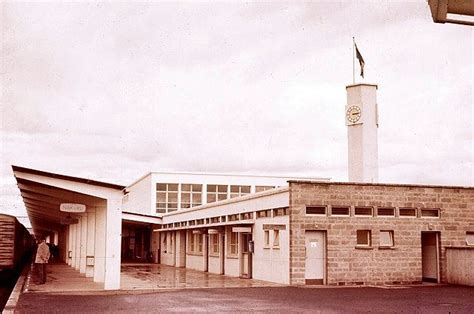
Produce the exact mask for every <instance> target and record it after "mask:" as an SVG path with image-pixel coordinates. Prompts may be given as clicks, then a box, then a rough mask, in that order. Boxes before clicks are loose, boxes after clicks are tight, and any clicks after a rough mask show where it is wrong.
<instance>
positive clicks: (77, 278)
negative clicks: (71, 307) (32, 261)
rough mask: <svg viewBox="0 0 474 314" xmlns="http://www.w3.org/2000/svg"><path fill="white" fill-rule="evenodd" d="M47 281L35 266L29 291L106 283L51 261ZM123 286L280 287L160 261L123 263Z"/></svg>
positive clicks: (94, 288)
mask: <svg viewBox="0 0 474 314" xmlns="http://www.w3.org/2000/svg"><path fill="white" fill-rule="evenodd" d="M46 269H47V271H46V272H47V280H46V284H44V285H37V284H36V283H35V281H36V274H35V271H34V267H32V269H31V272H30V274H29V276H28V279H27V281H26V282H27V283H26V288H25V290H26V293H58V294H59V293H61V294H68V293H72V294H77V292H100V291H102V290H103V287H104V285H103V284H100V283H95V282H93V281H92V278H86V277H85V275H84V274H80V273H79V271H77V270H75V269H73V268H72V267H70V266H68V265H66V264H64V263H57V264H48V265H47V266H46ZM120 283H121V284H120V289H121V290H125V291H130V290H132V291H135V290H146V291H150V292H151V291H160V290H163V289H183V288H230V287H232V288H243V287H278V286H281V285H279V284H275V283H271V282H266V281H261V280H253V279H252V280H249V279H241V278H235V277H228V276H222V275H215V274H209V273H205V272H201V271H195V270H191V269H185V268H176V267H171V266H166V265H157V264H123V265H122V267H121V273H120Z"/></svg>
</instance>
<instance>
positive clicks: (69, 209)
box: [59, 203, 86, 213]
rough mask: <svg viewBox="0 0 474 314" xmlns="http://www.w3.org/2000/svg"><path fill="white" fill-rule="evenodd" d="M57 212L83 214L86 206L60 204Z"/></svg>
mask: <svg viewBox="0 0 474 314" xmlns="http://www.w3.org/2000/svg"><path fill="white" fill-rule="evenodd" d="M59 210H60V211H62V212H66V213H85V212H86V205H84V204H73V203H62V204H61V205H59Z"/></svg>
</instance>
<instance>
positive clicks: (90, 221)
mask: <svg viewBox="0 0 474 314" xmlns="http://www.w3.org/2000/svg"><path fill="white" fill-rule="evenodd" d="M94 249H95V208H94V209H88V210H87V247H86V277H94V265H87V256H90V257H92V260H91V262H92V264H95V253H94Z"/></svg>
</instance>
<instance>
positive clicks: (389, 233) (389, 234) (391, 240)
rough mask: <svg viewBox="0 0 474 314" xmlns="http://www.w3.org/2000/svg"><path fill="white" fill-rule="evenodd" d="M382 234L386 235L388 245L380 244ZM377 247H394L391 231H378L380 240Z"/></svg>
mask: <svg viewBox="0 0 474 314" xmlns="http://www.w3.org/2000/svg"><path fill="white" fill-rule="evenodd" d="M382 234H388V240H389V242H388V243H382V239H383V235H382ZM379 242H380V244H379V246H380V247H394V246H395V239H394V234H393V230H380V239H379Z"/></svg>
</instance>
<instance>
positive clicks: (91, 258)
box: [86, 256, 94, 266]
mask: <svg viewBox="0 0 474 314" xmlns="http://www.w3.org/2000/svg"><path fill="white" fill-rule="evenodd" d="M86 266H94V256H86Z"/></svg>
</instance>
